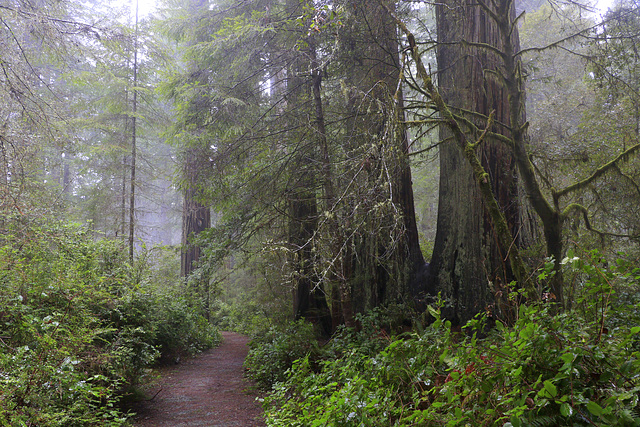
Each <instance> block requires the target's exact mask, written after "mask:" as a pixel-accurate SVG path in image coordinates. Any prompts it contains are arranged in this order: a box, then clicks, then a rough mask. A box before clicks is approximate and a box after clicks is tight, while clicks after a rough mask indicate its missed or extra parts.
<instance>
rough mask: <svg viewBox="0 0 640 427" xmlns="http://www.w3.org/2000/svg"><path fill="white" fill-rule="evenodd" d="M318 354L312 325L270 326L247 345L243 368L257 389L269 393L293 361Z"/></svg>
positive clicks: (296, 323) (299, 322) (306, 323)
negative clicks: (247, 351)
mask: <svg viewBox="0 0 640 427" xmlns="http://www.w3.org/2000/svg"><path fill="white" fill-rule="evenodd" d="M318 351H319V347H318V341H317V338H316V336H315V333H314V330H313V325H311V324H310V323H309V322H306V321H304V320H299V321H296V322H291V323H289V324H287V325H285V326H284V327H276V326H272V327H270V328H269V329H268V330H266V331H263V332H257V333H256V334H255V336H254V337H253V339H252V340H251V342H250V343H249V355H248V356H247V358H246V359H245V362H244V366H245V369H246V370H247V375H248V376H249V377H250V378H251V379H253V380H254V381H255V382H256V383H257V384H258V386H259V387H261V388H263V389H268V388H270V387H271V386H272V385H273V384H274V383H276V382H278V381H283V380H284V379H285V378H286V376H285V373H286V372H287V370H288V369H289V368H291V366H292V365H293V362H294V361H295V360H298V359H300V358H303V357H305V356H307V355H309V354H313V355H317V354H318Z"/></svg>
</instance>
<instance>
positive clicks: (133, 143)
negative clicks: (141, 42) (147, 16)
mask: <svg viewBox="0 0 640 427" xmlns="http://www.w3.org/2000/svg"><path fill="white" fill-rule="evenodd" d="M134 37H135V40H134V47H133V115H132V117H131V182H130V184H129V189H130V193H129V260H130V261H131V262H133V247H134V245H133V240H134V239H133V238H134V231H135V213H136V157H137V147H136V137H137V134H136V132H137V128H136V119H137V117H136V115H137V113H138V88H137V86H138V1H137V0H136V29H135V36H134Z"/></svg>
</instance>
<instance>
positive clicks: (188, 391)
mask: <svg viewBox="0 0 640 427" xmlns="http://www.w3.org/2000/svg"><path fill="white" fill-rule="evenodd" d="M222 337H223V342H222V344H221V345H220V346H219V347H217V348H214V349H211V350H208V351H206V352H204V353H202V354H200V355H198V356H197V357H195V358H192V359H188V360H186V361H184V362H182V363H181V364H179V365H176V366H173V367H169V368H164V369H162V370H161V371H160V379H159V380H158V381H157V382H156V383H155V384H154V385H153V386H152V387H150V388H149V389H148V391H147V397H148V400H146V401H144V402H142V403H141V405H140V406H139V407H137V408H136V412H137V413H138V415H137V417H136V419H135V424H134V425H135V426H139V427H187V426H189V427H191V426H203V427H204V426H206V427H235V426H237V427H262V426H264V425H265V424H264V422H263V421H262V409H261V408H260V404H259V402H257V401H256V397H257V394H256V393H254V392H249V391H248V390H250V389H251V387H252V384H251V383H250V382H249V381H248V380H247V379H245V378H243V368H242V363H243V362H244V359H245V357H246V356H247V352H248V347H247V342H248V338H247V337H244V336H242V335H239V334H236V333H233V332H222Z"/></svg>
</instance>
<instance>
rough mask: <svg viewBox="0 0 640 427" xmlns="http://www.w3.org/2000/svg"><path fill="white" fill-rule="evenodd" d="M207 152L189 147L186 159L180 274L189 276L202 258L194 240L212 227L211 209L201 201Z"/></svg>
mask: <svg viewBox="0 0 640 427" xmlns="http://www.w3.org/2000/svg"><path fill="white" fill-rule="evenodd" d="M205 154H206V153H202V152H200V151H199V150H198V149H197V148H192V149H189V150H188V151H187V153H186V155H185V159H184V166H183V167H184V174H185V176H184V178H185V181H186V184H185V189H184V200H183V205H182V253H181V262H180V275H181V276H182V277H185V278H186V277H188V276H189V275H190V274H191V272H192V271H193V269H194V268H195V266H196V264H197V262H198V260H199V259H200V246H199V245H198V244H196V243H195V242H194V240H195V238H196V236H197V235H198V234H200V233H201V232H202V231H204V230H206V229H208V228H210V227H211V210H210V209H209V207H208V206H205V205H203V204H202V203H201V201H200V195H201V190H200V183H199V180H198V177H199V173H198V168H200V167H202V165H203V164H206V163H204V161H205V160H208V157H205Z"/></svg>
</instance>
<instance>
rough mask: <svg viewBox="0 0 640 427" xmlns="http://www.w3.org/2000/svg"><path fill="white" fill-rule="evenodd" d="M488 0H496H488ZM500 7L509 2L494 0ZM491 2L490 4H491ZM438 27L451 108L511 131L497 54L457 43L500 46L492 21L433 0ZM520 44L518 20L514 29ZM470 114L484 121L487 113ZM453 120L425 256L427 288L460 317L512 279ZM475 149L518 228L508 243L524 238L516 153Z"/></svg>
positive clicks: (443, 83)
mask: <svg viewBox="0 0 640 427" xmlns="http://www.w3.org/2000/svg"><path fill="white" fill-rule="evenodd" d="M486 4H487V5H493V4H494V3H492V2H488V3H486ZM497 4H498V5H499V6H498V7H502V8H504V7H506V6H507V5H508V4H510V5H511V10H510V11H509V12H508V13H510V14H512V17H513V14H514V13H515V10H514V8H513V2H510V3H506V0H499V1H498V2H497ZM489 7H493V6H489ZM436 23H437V31H438V43H439V44H438V50H437V60H438V86H439V91H440V93H441V95H442V97H443V98H444V101H445V102H446V103H447V104H448V105H449V106H450V107H451V109H452V110H453V111H454V112H456V113H461V112H464V111H467V112H474V113H479V114H480V115H482V116H484V117H488V116H489V114H490V113H491V111H495V123H496V125H495V126H494V129H493V131H495V132H497V133H503V134H505V135H510V134H509V130H508V129H507V128H506V127H505V126H504V124H507V125H508V124H509V123H510V114H511V113H510V107H509V98H508V96H507V90H506V88H505V87H504V85H503V84H502V83H501V82H500V81H499V79H498V78H497V77H496V76H494V75H492V74H491V72H492V71H496V70H500V69H501V64H502V63H503V62H502V59H501V58H499V57H498V56H497V55H496V54H495V53H493V52H490V51H488V50H486V49H483V48H479V47H474V46H470V45H469V44H464V43H461V42H462V41H466V42H469V43H481V44H485V45H490V46H494V47H495V48H497V49H500V50H502V48H503V46H502V44H503V43H502V41H501V40H502V39H501V34H500V32H499V31H498V28H497V24H496V23H495V22H494V21H493V20H492V19H491V18H490V16H489V14H487V13H486V12H485V11H483V10H482V8H481V6H480V5H478V3H476V2H473V1H471V0H445V1H443V2H442V3H439V4H438V5H436ZM512 41H513V45H514V46H516V47H517V46H519V42H518V31H517V27H515V28H514V31H513V33H512ZM467 118H468V119H469V120H470V121H472V122H474V123H475V124H476V125H478V126H479V127H480V128H484V125H485V124H486V118H485V119H482V118H481V117H480V118H479V117H478V116H477V115H475V116H473V115H468V116H467ZM451 137H452V133H451V130H450V128H449V127H448V126H447V125H441V127H440V140H441V141H444V143H442V144H441V145H440V191H439V206H438V222H437V232H436V239H435V244H434V251H433V257H432V259H431V263H430V267H429V268H430V278H429V283H428V290H429V291H430V293H432V294H433V295H435V294H436V293H437V292H442V294H443V296H444V297H445V298H447V299H449V300H450V301H451V303H452V304H453V305H452V307H451V309H450V311H449V310H447V312H446V313H445V315H447V316H448V317H450V318H451V319H452V320H454V321H455V322H457V323H461V324H463V323H465V322H466V321H467V320H468V319H470V318H471V317H473V316H474V315H475V314H476V313H478V312H480V311H483V310H485V309H486V308H488V307H489V306H490V305H491V304H492V303H493V302H494V293H495V291H496V290H497V289H491V287H490V282H491V283H493V284H494V286H495V287H500V286H502V285H504V284H506V283H509V282H510V281H511V280H512V279H513V274H512V272H511V270H510V267H509V263H508V261H507V257H508V251H509V249H510V248H509V247H503V246H500V245H499V244H498V238H497V236H496V233H495V231H494V229H493V225H492V221H491V219H490V217H489V214H488V212H487V210H486V207H485V204H484V202H483V199H482V196H481V194H480V190H479V187H478V185H477V183H476V182H475V181H474V177H473V172H472V169H471V167H470V165H469V163H468V162H467V161H466V160H465V158H464V157H463V156H462V153H461V151H460V148H459V147H458V146H457V145H456V144H455V143H454V142H451V141H448V140H449V139H450V138H451ZM478 150H480V151H479V153H478V155H479V157H480V158H481V160H482V164H483V166H484V168H485V171H486V172H487V173H488V174H489V177H490V180H491V183H492V186H493V192H494V195H495V198H496V199H497V201H498V204H499V206H500V208H501V209H502V211H503V212H504V215H505V217H506V219H507V223H508V225H509V228H510V231H511V233H512V235H513V236H516V241H515V242H513V244H516V245H522V244H523V243H524V242H527V241H528V239H530V236H531V234H532V233H533V229H534V224H533V220H532V219H531V217H530V216H529V214H528V209H527V208H526V203H524V198H521V194H522V191H521V190H520V189H519V183H518V175H517V172H516V165H515V160H514V157H513V154H512V151H511V150H510V148H508V147H507V146H506V145H504V144H503V143H500V142H497V141H493V140H491V139H489V140H487V141H485V142H484V143H483V144H482V145H481V147H480V148H478Z"/></svg>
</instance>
